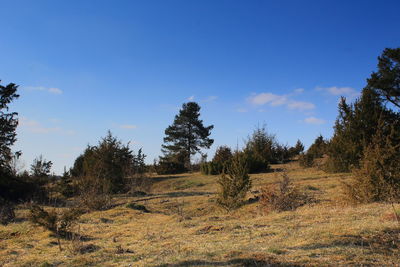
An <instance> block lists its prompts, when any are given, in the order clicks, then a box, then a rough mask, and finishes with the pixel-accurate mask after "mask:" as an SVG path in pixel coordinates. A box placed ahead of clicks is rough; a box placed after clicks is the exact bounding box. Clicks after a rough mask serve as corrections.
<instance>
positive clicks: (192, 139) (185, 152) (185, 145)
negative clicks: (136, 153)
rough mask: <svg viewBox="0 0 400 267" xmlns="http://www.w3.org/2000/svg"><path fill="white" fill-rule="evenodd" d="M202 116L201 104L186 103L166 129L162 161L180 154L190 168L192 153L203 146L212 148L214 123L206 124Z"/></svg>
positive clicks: (180, 157) (186, 166) (185, 164)
mask: <svg viewBox="0 0 400 267" xmlns="http://www.w3.org/2000/svg"><path fill="white" fill-rule="evenodd" d="M199 117H200V106H199V105H198V104H197V103H196V102H188V103H184V104H183V106H182V109H181V110H179V114H178V115H176V116H175V119H174V122H173V124H172V125H170V126H168V128H167V129H165V137H164V144H163V146H162V151H163V153H164V155H165V157H164V158H163V159H161V160H160V161H167V160H169V159H171V158H174V157H175V155H177V154H179V155H180V156H179V159H182V160H183V161H180V163H182V164H183V165H184V167H185V168H187V169H190V165H191V161H190V158H191V156H192V155H195V154H196V153H197V152H200V149H201V148H210V146H211V145H212V144H213V142H214V140H213V139H210V138H209V136H210V134H211V130H212V129H213V128H214V126H213V125H210V126H204V125H203V121H202V120H200V119H199Z"/></svg>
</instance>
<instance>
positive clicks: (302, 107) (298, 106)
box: [287, 101, 315, 111]
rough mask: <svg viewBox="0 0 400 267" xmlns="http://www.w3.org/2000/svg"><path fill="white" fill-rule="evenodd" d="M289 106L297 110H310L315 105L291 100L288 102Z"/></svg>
mask: <svg viewBox="0 0 400 267" xmlns="http://www.w3.org/2000/svg"><path fill="white" fill-rule="evenodd" d="M287 106H288V108H290V109H297V110H301V111H303V110H310V109H314V108H315V105H314V104H313V103H310V102H302V101H291V102H289V103H288V104H287Z"/></svg>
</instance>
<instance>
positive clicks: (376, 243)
mask: <svg viewBox="0 0 400 267" xmlns="http://www.w3.org/2000/svg"><path fill="white" fill-rule="evenodd" d="M333 247H343V248H346V247H347V248H348V247H351V248H365V249H369V250H371V251H372V252H375V253H379V254H390V255H392V254H393V253H398V252H399V251H400V229H386V230H383V231H381V232H379V233H370V234H366V235H363V236H361V235H343V236H341V237H339V238H338V239H336V240H333V241H332V242H331V243H316V244H310V245H305V246H298V247H292V248H291V249H301V250H314V249H324V248H333Z"/></svg>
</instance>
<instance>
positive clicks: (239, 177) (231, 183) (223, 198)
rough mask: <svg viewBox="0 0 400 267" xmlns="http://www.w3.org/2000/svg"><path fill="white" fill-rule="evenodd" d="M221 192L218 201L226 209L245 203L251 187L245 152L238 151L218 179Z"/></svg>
mask: <svg viewBox="0 0 400 267" xmlns="http://www.w3.org/2000/svg"><path fill="white" fill-rule="evenodd" d="M218 183H219V185H220V192H219V196H218V199H217V203H218V204H219V205H220V206H222V207H223V208H225V209H226V210H228V211H229V210H232V209H236V208H238V207H240V206H241V205H243V203H244V199H245V197H246V194H247V192H248V191H249V190H250V188H251V180H250V176H249V175H248V169H247V161H246V158H245V155H244V154H243V153H239V152H236V153H235V154H234V155H233V158H232V160H231V163H230V164H229V167H228V168H227V170H226V173H223V174H222V175H221V177H220V179H219V180H218Z"/></svg>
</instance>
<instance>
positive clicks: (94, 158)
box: [0, 48, 400, 209]
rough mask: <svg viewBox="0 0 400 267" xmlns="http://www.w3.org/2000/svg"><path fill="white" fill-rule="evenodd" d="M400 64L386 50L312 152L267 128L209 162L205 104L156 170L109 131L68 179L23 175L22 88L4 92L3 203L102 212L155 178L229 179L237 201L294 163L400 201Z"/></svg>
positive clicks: (359, 192) (191, 110) (0, 125)
mask: <svg viewBox="0 0 400 267" xmlns="http://www.w3.org/2000/svg"><path fill="white" fill-rule="evenodd" d="M399 62H400V48H397V49H385V50H384V51H383V53H382V55H381V56H380V57H379V58H378V68H377V71H375V72H373V73H372V74H371V77H370V78H368V79H367V85H366V87H365V88H364V89H363V90H362V93H361V96H360V97H359V98H358V99H356V100H355V101H354V102H353V103H349V102H348V101H347V100H346V99H345V98H344V97H342V98H341V100H340V103H339V105H338V117H337V120H336V122H335V125H334V134H333V136H332V137H331V138H330V139H324V137H322V136H319V137H317V138H316V140H315V142H314V143H313V144H312V145H311V146H310V147H309V148H308V150H307V151H306V152H304V145H303V144H302V142H301V141H300V140H298V141H297V143H296V144H295V145H294V146H293V147H290V146H288V145H284V144H282V143H280V142H279V141H278V140H277V138H276V136H275V135H274V134H271V133H269V132H268V130H267V129H266V127H265V125H263V126H261V127H260V126H259V127H257V128H256V129H255V130H254V132H253V133H252V134H251V135H250V136H249V137H248V138H247V140H245V144H244V147H243V148H242V149H238V148H236V149H231V148H230V147H228V146H220V147H218V148H217V150H216V152H215V155H214V156H213V157H212V159H211V160H209V161H208V160H207V157H206V154H203V153H202V150H204V149H209V148H210V147H211V145H212V144H213V143H214V140H213V139H212V138H210V136H211V131H212V129H213V128H214V126H213V125H209V126H205V125H204V123H203V121H202V120H201V119H200V109H201V108H200V106H199V105H198V103H196V102H188V103H184V104H183V106H182V108H181V109H180V111H179V113H178V114H177V115H176V116H175V118H174V121H173V123H172V124H171V125H170V126H168V127H167V128H166V130H165V137H164V144H163V145H162V150H161V151H162V153H163V155H162V156H160V157H159V159H158V160H157V161H155V163H154V164H153V165H146V164H145V157H146V155H145V154H144V153H143V151H142V150H141V149H140V150H138V151H137V153H135V152H134V151H133V150H131V148H130V146H129V143H128V144H123V143H122V142H121V141H120V140H119V139H118V138H117V137H115V136H113V135H112V133H111V132H108V134H107V135H106V136H105V137H104V138H102V139H101V140H100V141H99V142H98V144H97V145H93V146H88V147H87V148H86V149H85V150H84V151H83V153H82V154H81V155H79V156H78V157H77V159H76V160H75V162H74V165H73V166H72V167H71V168H70V170H68V171H67V170H65V171H64V174H63V175H62V176H61V177H55V176H54V175H51V171H50V170H51V166H52V162H51V161H47V160H45V159H43V158H42V157H39V158H37V159H36V160H35V161H34V163H33V164H32V166H31V171H30V172H26V171H25V172H22V173H21V172H18V170H16V167H15V166H16V165H15V162H16V160H17V159H18V157H19V156H20V155H21V151H12V149H11V147H12V145H13V144H14V143H15V141H16V138H17V136H16V127H17V125H18V118H17V116H18V113H17V112H11V111H9V104H10V103H11V102H12V101H14V100H16V99H18V97H19V95H18V94H17V88H18V86H17V85H15V84H13V83H10V84H8V85H6V86H3V85H0V192H1V197H0V201H1V202H2V203H3V202H5V201H13V202H18V201H26V200H32V199H33V200H35V201H50V200H51V199H56V198H57V195H59V194H62V195H63V196H64V197H71V196H77V197H79V198H80V199H81V201H82V203H84V204H85V205H86V206H88V207H90V208H93V209H101V208H102V207H105V206H107V205H109V203H110V198H111V196H112V194H115V193H133V194H139V193H140V192H144V191H146V188H148V187H149V186H150V185H149V183H150V182H149V181H150V180H151V179H147V175H148V173H151V172H157V173H158V174H173V173H182V172H187V171H201V172H202V173H203V174H206V175H221V177H220V180H219V181H220V185H221V188H222V192H225V193H226V194H225V193H223V194H222V195H224V194H225V195H226V196H230V198H232V199H234V198H235V196H238V195H241V196H242V195H243V190H248V189H249V188H250V184H251V181H250V179H249V177H248V174H249V173H258V172H267V171H270V170H271V168H270V166H271V164H276V163H286V162H288V161H290V160H293V159H299V163H300V164H301V165H302V166H304V167H311V166H318V167H320V168H322V169H323V170H325V171H327V172H352V174H353V177H354V178H353V180H352V181H351V182H350V183H348V184H346V185H345V188H346V190H347V192H348V196H349V197H350V198H351V199H352V201H354V202H371V201H387V200H392V201H394V200H396V201H397V200H398V199H400V188H399V187H400V176H399V174H400V113H399V109H400V63H399ZM199 153H200V154H201V161H200V163H199V164H193V161H192V159H193V157H194V156H195V155H196V154H199ZM228 177H230V178H228ZM232 177H237V179H239V180H237V181H236V180H235V179H236V178H235V179H234V178H232ZM232 181H233V182H232ZM235 181H236V182H235ZM238 181H241V182H238ZM50 182H51V183H53V185H52V186H49V184H50ZM229 183H231V184H229ZM54 184H55V186H54ZM224 188H225V190H226V191H223V190H224ZM227 192H230V193H229V194H228V193H227ZM224 201H225V202H226V200H221V201H220V202H221V203H223V202H224ZM233 206H235V205H233Z"/></svg>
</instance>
